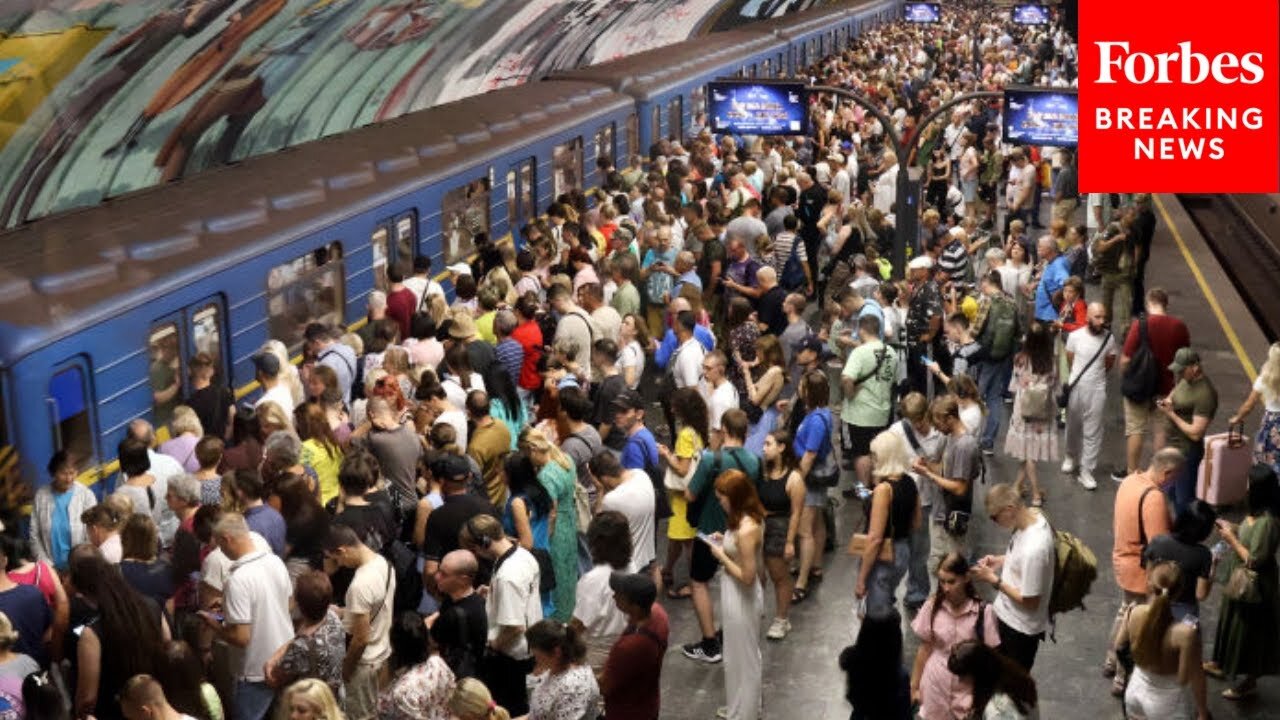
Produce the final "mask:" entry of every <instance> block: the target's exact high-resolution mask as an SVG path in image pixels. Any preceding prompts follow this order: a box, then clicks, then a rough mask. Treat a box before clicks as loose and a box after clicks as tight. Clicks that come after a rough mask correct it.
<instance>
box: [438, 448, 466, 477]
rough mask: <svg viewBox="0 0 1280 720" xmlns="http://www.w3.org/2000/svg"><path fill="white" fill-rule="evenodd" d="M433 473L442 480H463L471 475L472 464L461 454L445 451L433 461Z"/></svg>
mask: <svg viewBox="0 0 1280 720" xmlns="http://www.w3.org/2000/svg"><path fill="white" fill-rule="evenodd" d="M431 474H432V475H435V476H436V477H438V478H440V479H441V480H456V481H459V482H461V481H465V480H466V479H467V478H468V477H469V476H470V475H471V465H470V463H468V462H467V460H466V458H464V457H462V456H461V455H454V454H452V453H444V454H442V455H440V456H439V457H437V458H436V459H435V460H432V461H431Z"/></svg>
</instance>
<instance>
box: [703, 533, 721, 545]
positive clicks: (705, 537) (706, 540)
mask: <svg viewBox="0 0 1280 720" xmlns="http://www.w3.org/2000/svg"><path fill="white" fill-rule="evenodd" d="M698 539H699V540H701V541H702V542H704V543H706V544H708V545H714V546H715V547H720V545H721V544H722V542H721V541H720V540H717V539H716V538H714V537H712V536H711V535H708V534H706V533H704V532H702V531H701V530H699V531H698Z"/></svg>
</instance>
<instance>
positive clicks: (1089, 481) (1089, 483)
mask: <svg viewBox="0 0 1280 720" xmlns="http://www.w3.org/2000/svg"><path fill="white" fill-rule="evenodd" d="M1076 479H1077V480H1079V481H1080V485H1081V486H1082V487H1084V489H1085V490H1096V489H1097V487H1098V481H1097V480H1094V479H1093V473H1091V472H1089V471H1088V470H1081V471H1080V477H1078V478H1076Z"/></svg>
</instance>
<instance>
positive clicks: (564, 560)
mask: <svg viewBox="0 0 1280 720" xmlns="http://www.w3.org/2000/svg"><path fill="white" fill-rule="evenodd" d="M520 449H521V450H522V451H524V452H527V453H528V454H529V459H530V460H532V461H533V464H534V466H535V467H537V468H538V482H540V483H542V487H543V489H545V490H546V491H547V494H548V495H550V496H551V501H552V505H551V519H550V523H551V532H550V535H551V564H552V565H553V566H554V567H555V570H556V588H555V590H553V591H552V593H551V597H552V601H553V603H554V605H555V612H554V613H553V616H554V617H555V618H556V619H557V620H559V621H560V622H568V621H569V620H571V619H572V618H573V605H574V601H575V599H576V596H577V592H578V523H579V521H581V522H583V523H585V522H586V521H588V520H589V519H590V518H579V517H578V513H577V507H576V505H575V503H574V497H573V494H574V491H575V490H576V488H577V487H578V473H577V469H576V468H575V466H574V463H573V460H572V459H571V458H570V457H569V456H568V455H565V454H564V451H562V450H561V449H560V448H559V447H558V446H556V445H553V444H552V443H551V441H550V440H548V439H547V436H546V435H545V434H543V432H542V431H541V430H538V429H537V428H527V429H526V430H525V431H524V433H523V434H522V435H521V436H520Z"/></svg>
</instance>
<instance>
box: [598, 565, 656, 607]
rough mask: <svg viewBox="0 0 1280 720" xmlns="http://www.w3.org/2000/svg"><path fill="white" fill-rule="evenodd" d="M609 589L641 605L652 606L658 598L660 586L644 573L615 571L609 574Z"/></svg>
mask: <svg viewBox="0 0 1280 720" xmlns="http://www.w3.org/2000/svg"><path fill="white" fill-rule="evenodd" d="M609 589H610V590H612V591H613V592H614V594H615V595H621V596H622V597H624V598H626V599H627V601H628V602H631V603H633V604H635V605H639V606H640V607H645V608H647V607H651V606H652V605H653V603H654V601H656V600H657V599H658V586H657V585H655V584H654V583H653V578H651V577H649V576H648V575H645V574H644V573H626V572H617V571H614V572H613V573H611V574H610V575H609Z"/></svg>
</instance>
